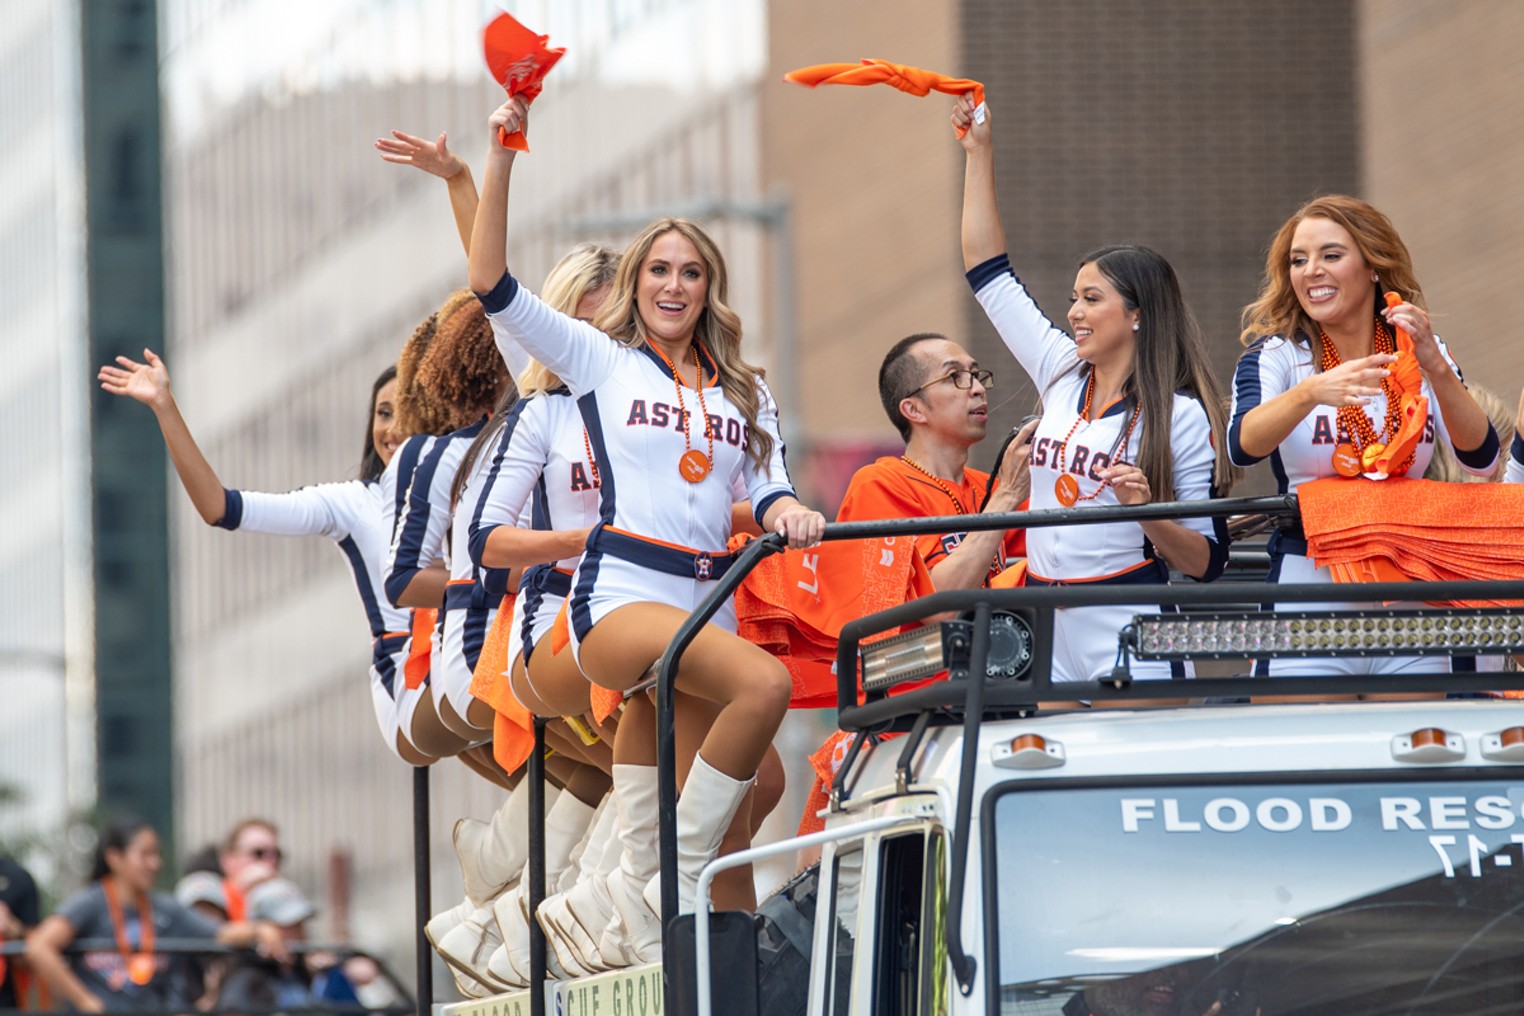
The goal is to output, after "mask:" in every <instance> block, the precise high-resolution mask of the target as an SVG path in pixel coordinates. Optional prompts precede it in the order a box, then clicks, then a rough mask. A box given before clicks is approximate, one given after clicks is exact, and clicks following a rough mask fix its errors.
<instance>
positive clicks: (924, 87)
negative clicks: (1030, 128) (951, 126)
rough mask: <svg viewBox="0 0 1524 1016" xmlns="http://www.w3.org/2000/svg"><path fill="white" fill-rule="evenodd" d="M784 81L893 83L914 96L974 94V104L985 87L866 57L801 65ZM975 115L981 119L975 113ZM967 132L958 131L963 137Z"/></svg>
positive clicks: (981, 100) (979, 103) (812, 84)
mask: <svg viewBox="0 0 1524 1016" xmlns="http://www.w3.org/2000/svg"><path fill="white" fill-rule="evenodd" d="M783 80H784V81H792V82H793V83H794V84H796V85H804V86H805V87H806V88H814V87H816V86H817V85H879V84H883V85H892V86H893V87H895V88H898V89H899V90H900V91H902V92H909V93H910V94H911V95H917V96H921V95H927V94H929V93H931V92H942V93H943V94H945V95H962V94H963V93H964V92H973V93H974V106H975V107H976V108H977V107H982V106H983V105H984V86H983V85H982V84H980V83H979V82H977V81H972V80H970V79H968V78H950V77H948V76H947V75H945V74H938V73H937V72H936V71H928V70H922V69H921V68H919V67H911V66H910V65H909V64H897V63H890V62H889V61H888V60H863V61H862V62H861V63H855V64H852V63H833V64H816V65H815V66H813V67H800V68H799V69H798V70H793V71H789V72H788V73H787V74H785V75H783ZM975 117H976V118H981V119H982V116H981V114H979V113H977V112H976V113H975ZM967 133H968V131H967V130H966V129H965V130H960V131H957V135H958V137H960V138H961V137H963V135H965V134H967Z"/></svg>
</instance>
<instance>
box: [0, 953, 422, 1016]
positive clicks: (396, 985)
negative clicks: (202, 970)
mask: <svg viewBox="0 0 1524 1016" xmlns="http://www.w3.org/2000/svg"><path fill="white" fill-rule="evenodd" d="M118 949H119V946H118V945H117V942H116V940H115V939H112V938H76V939H75V940H74V941H72V942H70V943H69V944H68V945H67V946H65V947H64V948H63V949H61V950H60V952H62V953H63V955H65V956H78V955H81V954H85V953H110V954H113V955H114V954H116V953H117V952H118ZM286 950H287V952H289V953H290V954H291V955H292V956H293V957H305V956H319V955H321V956H325V957H331V958H332V959H333V960H334V961H335V962H336V963H337V964H340V965H342V964H343V963H344V962H345V961H347V960H350V959H364V960H368V961H369V962H371V963H372V964H374V965H375V968H376V973H377V975H378V976H379V977H380V978H381V979H382V980H383V981H384V982H385V984H386V987H387V989H388V991H389V992H390V993H391V995H392V998H393V999H394V1000H395V1001H393V1002H391V1003H389V1004H386V1005H380V1006H368V1005H365V1004H363V1003H346V1002H340V1001H326V1000H316V999H315V1000H313V1001H312V1002H311V1003H310V1004H307V1005H281V1006H279V1007H274V1008H269V1009H260V1008H258V1007H251V1006H248V1005H245V1004H242V1003H240V1004H238V1005H237V1006H236V1007H228V1008H221V1007H218V1006H216V1005H213V1006H212V1007H211V1008H207V1009H197V1010H196V1012H200V1013H208V1014H211V1016H217V1014H219V1013H237V1014H239V1016H276V1014H277V1013H326V1014H328V1016H337V1014H346V1013H348V1014H355V1016H358V1014H362V1013H363V1014H368V1016H407V1014H409V1013H413V1012H416V1004H415V1002H414V999H413V996H412V995H411V994H410V993H409V992H408V990H407V986H406V985H404V984H403V983H402V980H401V979H400V978H399V977H398V976H397V974H396V972H395V971H393V970H392V968H391V967H390V966H389V965H388V964H387V963H386V961H385V960H383V959H382V958H381V957H379V956H376V955H375V954H374V953H371V952H369V951H367V950H365V949H361V948H358V947H356V946H354V945H350V944H347V943H346V944H341V945H330V944H326V943H319V942H288V943H286ZM153 951H154V953H155V954H157V955H164V956H184V957H189V958H191V959H195V960H202V961H207V962H211V961H218V960H234V961H237V960H248V961H250V962H254V963H258V964H260V965H262V966H263V965H272V964H273V962H274V961H272V960H270V959H268V958H266V957H263V956H259V955H258V954H257V953H256V952H255V951H254V950H253V949H247V948H237V947H234V946H229V945H223V944H222V943H220V942H212V941H208V940H206V939H202V938H161V939H159V940H157V941H156V942H154V946H153ZM25 955H26V943H25V942H0V957H3V958H4V959H6V960H7V961H11V962H14V961H16V960H19V959H21V958H22V957H24V956H25ZM110 1009H111V1006H110V1005H109V1004H108V1005H107V1010H108V1011H109V1010H110ZM25 1011H26V1012H27V1013H28V1016H65V1014H68V1013H73V1012H75V1011H76V1010H74V1009H67V1008H66V1009H38V1008H28V1009H26V1010H25ZM132 1011H133V1013H134V1014H136V1016H184V1014H185V1011H186V1010H185V1007H184V1006H179V1007H176V1008H173V1009H163V1010H157V1009H147V1008H140V1007H138V1006H137V1005H134V1007H133V1009H132Z"/></svg>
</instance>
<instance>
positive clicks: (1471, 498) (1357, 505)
mask: <svg viewBox="0 0 1524 1016" xmlns="http://www.w3.org/2000/svg"><path fill="white" fill-rule="evenodd" d="M1297 501H1298V503H1299V504H1300V506H1301V512H1302V529H1303V531H1304V532H1305V533H1306V535H1307V556H1308V557H1310V558H1312V559H1313V562H1314V563H1315V564H1317V565H1318V566H1320V567H1323V566H1326V567H1327V568H1328V569H1329V571H1330V572H1332V573H1333V577H1334V581H1336V582H1403V581H1408V580H1421V581H1435V582H1444V581H1455V580H1462V579H1517V578H1519V576H1521V575H1524V486H1521V485H1519V484H1503V483H1439V482H1437V481H1435V480H1413V479H1408V478H1406V477H1393V478H1391V479H1388V480H1384V481H1382V482H1380V483H1377V482H1373V481H1371V480H1366V479H1363V478H1359V477H1357V478H1355V479H1353V480H1346V479H1343V478H1339V477H1327V478H1325V479H1322V480H1312V481H1310V482H1308V483H1304V484H1302V485H1301V486H1300V487H1298V488H1297ZM1516 605H1517V604H1514V603H1508V602H1501V601H1490V600H1483V601H1475V602H1466V603H1462V604H1460V606H1472V607H1506V606H1516Z"/></svg>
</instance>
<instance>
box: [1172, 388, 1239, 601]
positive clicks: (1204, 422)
mask: <svg viewBox="0 0 1524 1016" xmlns="http://www.w3.org/2000/svg"><path fill="white" fill-rule="evenodd" d="M1169 442H1170V462H1171V464H1172V466H1173V468H1174V480H1175V500H1176V501H1205V500H1207V499H1208V498H1214V497H1216V496H1217V487H1216V484H1215V482H1214V479H1213V473H1214V472H1215V471H1216V466H1217V442H1216V440H1215V439H1214V437H1213V435H1212V424H1211V420H1210V419H1209V418H1208V417H1207V413H1206V407H1204V406H1202V404H1201V403H1200V402H1198V401H1197V400H1196V399H1193V398H1191V397H1190V396H1188V395H1176V396H1175V406H1174V416H1173V418H1172V419H1171V420H1170V434H1169ZM1177 521H1178V522H1179V523H1180V525H1182V526H1184V527H1185V528H1187V529H1191V530H1194V531H1196V532H1198V533H1200V534H1201V535H1202V536H1204V537H1206V540H1207V544H1208V545H1209V546H1208V550H1209V552H1210V555H1211V556H1210V559H1209V560H1208V562H1207V568H1206V571H1205V572H1203V573H1202V575H1201V578H1200V581H1202V582H1211V581H1212V580H1213V579H1216V578H1217V577H1218V576H1220V575H1221V574H1222V572H1223V569H1224V568H1226V567H1227V564H1228V522H1227V519H1222V518H1216V519H1204V518H1189V519H1179V520H1177Z"/></svg>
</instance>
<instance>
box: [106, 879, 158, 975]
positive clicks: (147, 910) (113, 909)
mask: <svg viewBox="0 0 1524 1016" xmlns="http://www.w3.org/2000/svg"><path fill="white" fill-rule="evenodd" d="M101 890H102V891H103V892H104V893H105V894H106V910H107V911H108V912H109V913H110V914H111V930H112V931H113V932H115V933H116V949H117V952H119V953H121V954H122V962H123V963H125V964H126V965H127V979H128V980H130V981H131V982H132V983H133V984H137V985H144V984H147V983H148V982H149V981H151V980H153V971H154V955H153V904H152V903H151V902H150V901H149V898H148V894H147V893H140V894H139V895H138V950H137V951H136V952H134V951H133V949H132V943H131V942H129V941H128V939H127V921H126V919H125V918H123V917H122V904H121V901H120V900H118V899H117V898H116V883H115V882H114V881H112V879H111V877H110V876H107V877H106V878H103V879H101Z"/></svg>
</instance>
